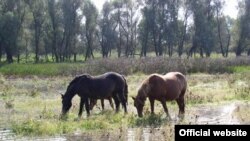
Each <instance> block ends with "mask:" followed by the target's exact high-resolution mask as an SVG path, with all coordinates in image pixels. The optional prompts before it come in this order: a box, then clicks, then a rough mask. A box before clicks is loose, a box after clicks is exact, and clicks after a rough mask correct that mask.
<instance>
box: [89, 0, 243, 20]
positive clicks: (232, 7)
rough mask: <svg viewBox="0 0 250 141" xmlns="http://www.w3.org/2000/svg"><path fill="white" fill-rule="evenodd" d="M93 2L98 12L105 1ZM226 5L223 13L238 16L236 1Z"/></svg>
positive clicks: (233, 0)
mask: <svg viewBox="0 0 250 141" xmlns="http://www.w3.org/2000/svg"><path fill="white" fill-rule="evenodd" d="M91 1H93V2H94V4H95V5H96V7H97V8H98V10H99V11H100V10H101V9H102V5H103V3H104V2H105V1H106V0H91ZM225 2H226V5H225V6H224V13H225V15H228V16H230V17H232V18H236V17H237V14H238V10H237V8H236V7H237V2H238V0H226V1H225Z"/></svg>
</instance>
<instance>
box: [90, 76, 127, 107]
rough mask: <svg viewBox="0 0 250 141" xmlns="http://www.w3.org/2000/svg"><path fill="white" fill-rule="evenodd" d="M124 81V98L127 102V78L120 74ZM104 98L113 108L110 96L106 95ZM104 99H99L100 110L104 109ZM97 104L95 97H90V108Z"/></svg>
mask: <svg viewBox="0 0 250 141" xmlns="http://www.w3.org/2000/svg"><path fill="white" fill-rule="evenodd" d="M122 77H123V79H124V81H125V89H124V97H125V99H126V103H128V85H127V80H126V78H125V77H124V76H123V75H122ZM104 99H105V100H108V101H109V104H110V106H111V107H112V109H114V104H113V101H112V97H106V98H104ZM104 99H103V98H102V99H100V100H101V106H102V110H104ZM96 104H97V99H90V110H92V109H93V108H94V106H95V105H96Z"/></svg>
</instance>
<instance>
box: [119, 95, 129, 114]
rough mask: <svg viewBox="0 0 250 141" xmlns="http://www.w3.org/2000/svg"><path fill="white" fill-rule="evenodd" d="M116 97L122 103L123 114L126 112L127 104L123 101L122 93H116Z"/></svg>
mask: <svg viewBox="0 0 250 141" xmlns="http://www.w3.org/2000/svg"><path fill="white" fill-rule="evenodd" d="M118 96H119V98H120V100H121V102H122V106H123V108H124V112H125V113H127V112H128V111H127V104H126V103H127V102H126V99H125V97H124V94H123V93H122V92H119V93H118Z"/></svg>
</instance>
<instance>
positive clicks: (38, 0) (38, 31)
mask: <svg viewBox="0 0 250 141" xmlns="http://www.w3.org/2000/svg"><path fill="white" fill-rule="evenodd" d="M27 3H28V5H29V7H30V10H31V13H32V16H33V23H32V26H33V28H34V38H35V39H34V42H35V62H36V63H38V62H39V53H40V43H41V37H42V34H43V25H44V21H45V14H46V10H45V9H46V3H45V1H43V0H35V1H34V0H27Z"/></svg>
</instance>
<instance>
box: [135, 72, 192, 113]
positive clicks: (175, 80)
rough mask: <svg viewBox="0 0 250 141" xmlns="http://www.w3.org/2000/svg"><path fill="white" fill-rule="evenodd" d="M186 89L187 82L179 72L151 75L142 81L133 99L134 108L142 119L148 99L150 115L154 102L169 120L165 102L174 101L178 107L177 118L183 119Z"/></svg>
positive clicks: (152, 111)
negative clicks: (159, 105)
mask: <svg viewBox="0 0 250 141" xmlns="http://www.w3.org/2000/svg"><path fill="white" fill-rule="evenodd" d="M186 89H187V81H186V78H185V76H184V75H183V74H181V73H180V72H169V73H167V74H166V75H160V74H151V75H150V76H149V77H148V78H147V79H146V80H144V81H143V83H142V85H141V87H140V88H139V90H138V94H137V96H136V97H132V98H133V99H134V106H135V107H136V109H137V113H138V116H139V117H142V116H143V115H142V111H143V106H144V103H145V100H146V98H147V97H148V98H149V101H150V106H151V113H152V114H154V101H155V100H158V101H160V102H161V104H162V106H163V108H164V111H165V113H166V114H167V116H168V117H169V118H171V117H170V115H169V112H168V108H167V105H166V101H171V100H176V102H177V104H178V106H179V117H180V118H183V117H184V113H185V102H184V95H185V92H186Z"/></svg>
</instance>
